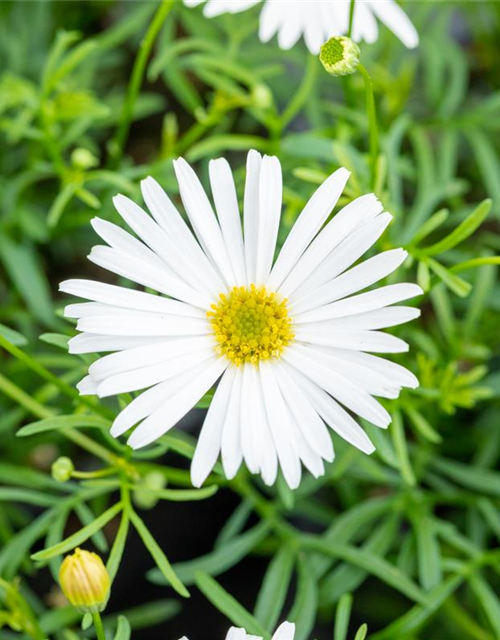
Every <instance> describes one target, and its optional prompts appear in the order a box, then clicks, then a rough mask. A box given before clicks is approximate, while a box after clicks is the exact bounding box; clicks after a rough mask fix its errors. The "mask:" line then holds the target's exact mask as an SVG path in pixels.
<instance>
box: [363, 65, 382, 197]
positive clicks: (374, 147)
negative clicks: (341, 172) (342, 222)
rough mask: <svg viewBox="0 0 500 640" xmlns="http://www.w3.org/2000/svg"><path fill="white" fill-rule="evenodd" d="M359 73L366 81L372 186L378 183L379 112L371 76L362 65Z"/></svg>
mask: <svg viewBox="0 0 500 640" xmlns="http://www.w3.org/2000/svg"><path fill="white" fill-rule="evenodd" d="M358 71H359V72H360V73H361V75H362V76H363V80H364V81H365V93H366V113H367V115H368V127H369V131H370V133H369V135H370V168H371V183H372V186H373V185H375V182H376V172H377V158H378V146H379V141H378V124H377V112H376V109H375V98H374V96H373V83H372V79H371V77H370V74H369V73H368V71H367V70H366V69H365V67H364V66H363V65H362V64H360V65H359V66H358Z"/></svg>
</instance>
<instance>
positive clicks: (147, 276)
mask: <svg viewBox="0 0 500 640" xmlns="http://www.w3.org/2000/svg"><path fill="white" fill-rule="evenodd" d="M88 258H89V260H90V261H91V262H93V263H94V264H97V265H99V266H100V267H102V268H103V269H107V270H108V271H112V272H113V273H116V274H118V275H120V276H123V277H124V278H128V279H129V280H132V282H137V283H138V284H142V285H143V286H144V287H149V288H151V289H155V290H156V291H159V292H160V293H165V294H166V295H168V296H172V297H173V298H177V299H179V300H182V301H183V302H187V303H188V304H192V305H193V306H195V307H200V308H201V309H205V310H206V309H208V308H209V307H210V305H211V304H212V299H211V298H209V297H207V296H204V295H202V294H200V293H199V292H198V291H195V290H194V289H191V287H189V286H187V285H185V284H184V283H182V282H181V281H180V280H179V279H178V278H177V276H175V274H172V273H171V272H170V273H169V272H168V271H167V267H166V266H165V267H158V266H156V265H154V264H148V263H147V262H144V261H142V260H138V259H137V258H134V257H132V256H130V255H128V254H126V253H123V252H121V251H118V250H116V249H110V248H109V247H103V246H96V247H93V248H92V251H91V252H90V255H89V256H88Z"/></svg>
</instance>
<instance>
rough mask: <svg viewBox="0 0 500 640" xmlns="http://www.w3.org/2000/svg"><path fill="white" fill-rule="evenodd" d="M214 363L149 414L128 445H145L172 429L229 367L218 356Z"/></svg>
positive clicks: (136, 447) (225, 361) (137, 446)
mask: <svg viewBox="0 0 500 640" xmlns="http://www.w3.org/2000/svg"><path fill="white" fill-rule="evenodd" d="M211 362H212V364H207V367H206V369H205V370H204V371H203V373H201V374H199V375H198V376H197V377H196V378H194V379H193V380H191V381H190V382H188V383H187V384H186V385H184V387H183V388H182V389H181V390H180V391H178V392H177V393H176V394H174V395H173V396H172V397H170V398H169V399H168V400H167V401H166V402H165V403H164V404H162V406H161V407H160V408H158V409H156V411H154V412H153V413H152V414H151V415H150V416H148V417H147V418H146V419H145V420H144V421H143V422H141V424H140V425H139V426H138V427H137V428H136V429H135V431H134V432H133V433H132V435H131V436H130V438H129V439H128V445H129V446H131V447H132V449H138V448H140V447H144V446H146V445H148V444H151V442H154V440H157V439H158V438H159V437H160V436H162V435H163V434H164V433H166V432H167V431H168V430H169V429H171V428H172V427H173V426H174V425H175V424H177V422H179V420H180V419H181V418H182V417H184V416H185V415H186V413H187V412H188V411H189V410H190V409H192V408H193V406H194V405H195V404H196V403H197V402H198V401H199V399H200V398H201V397H202V396H203V394H204V393H205V392H206V391H208V389H210V387H211V386H212V385H213V384H215V382H216V381H217V379H218V378H219V377H220V376H221V375H222V373H223V371H224V370H225V369H226V368H227V360H226V359H225V358H218V359H217V360H215V362H214V361H213V360H212V361H211Z"/></svg>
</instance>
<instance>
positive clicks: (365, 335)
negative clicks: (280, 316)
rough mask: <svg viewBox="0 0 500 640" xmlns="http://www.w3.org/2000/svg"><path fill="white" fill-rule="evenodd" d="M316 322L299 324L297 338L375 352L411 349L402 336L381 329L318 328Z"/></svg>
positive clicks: (326, 345) (404, 351)
mask: <svg viewBox="0 0 500 640" xmlns="http://www.w3.org/2000/svg"><path fill="white" fill-rule="evenodd" d="M314 324H315V323H314ZM314 324H313V323H310V324H307V325H299V326H298V327H297V328H296V330H295V338H296V339H297V340H299V341H300V342H308V343H311V344H317V345H324V346H325V347H337V348H338V349H355V350H356V351H371V352H373V353H406V352H407V351H408V350H409V346H408V344H407V343H406V342H404V341H403V340H401V338H397V337H396V336H391V335H390V334H388V333H383V332H381V331H362V330H358V331H349V330H336V329H332V330H328V329H326V330H325V329H323V330H318V329H316V328H315V327H314Z"/></svg>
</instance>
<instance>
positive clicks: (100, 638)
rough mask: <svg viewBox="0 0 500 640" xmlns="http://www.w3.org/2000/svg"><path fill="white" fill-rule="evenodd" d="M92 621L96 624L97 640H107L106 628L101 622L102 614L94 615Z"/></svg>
mask: <svg viewBox="0 0 500 640" xmlns="http://www.w3.org/2000/svg"><path fill="white" fill-rule="evenodd" d="M92 620H93V622H94V627H95V632H96V635H97V640H106V634H105V633H104V627H103V624H102V620H101V614H100V613H93V614H92Z"/></svg>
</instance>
